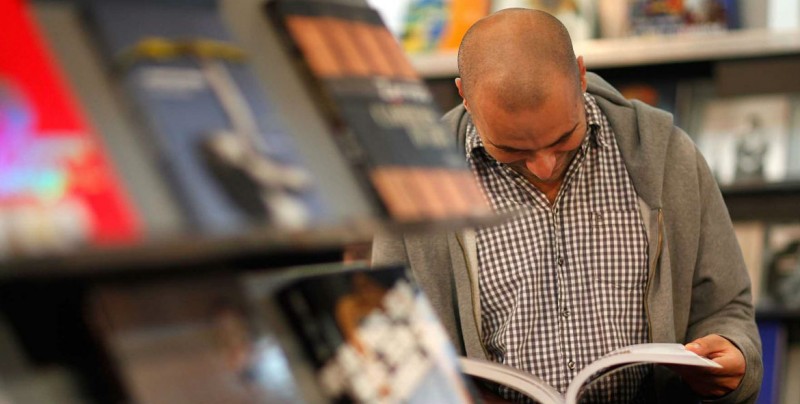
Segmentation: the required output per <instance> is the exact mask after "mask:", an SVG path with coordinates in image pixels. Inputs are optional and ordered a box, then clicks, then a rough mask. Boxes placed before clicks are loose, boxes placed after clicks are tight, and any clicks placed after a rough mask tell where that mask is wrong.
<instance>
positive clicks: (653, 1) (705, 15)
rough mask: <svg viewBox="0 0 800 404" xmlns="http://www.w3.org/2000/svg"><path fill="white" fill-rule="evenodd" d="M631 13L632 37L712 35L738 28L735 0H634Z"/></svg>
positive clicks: (737, 9) (737, 10) (737, 11)
mask: <svg viewBox="0 0 800 404" xmlns="http://www.w3.org/2000/svg"><path fill="white" fill-rule="evenodd" d="M630 13H631V17H630V22H631V28H630V33H631V34H633V35H664V34H676V33H683V32H715V31H724V30H727V29H735V28H738V27H739V25H740V23H739V8H738V4H737V1H736V0H696V1H669V0H636V1H633V2H632V3H631V5H630Z"/></svg>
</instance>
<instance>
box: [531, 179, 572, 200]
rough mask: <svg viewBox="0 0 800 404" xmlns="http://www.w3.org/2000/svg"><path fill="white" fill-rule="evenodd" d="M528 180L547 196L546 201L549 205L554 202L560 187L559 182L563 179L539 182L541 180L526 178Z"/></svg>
mask: <svg viewBox="0 0 800 404" xmlns="http://www.w3.org/2000/svg"><path fill="white" fill-rule="evenodd" d="M528 181H529V182H530V183H531V184H533V186H534V187H536V189H538V190H539V191H542V193H543V194H544V196H545V197H547V202H549V203H550V206H553V204H554V203H555V202H556V197H557V196H558V191H559V190H560V189H561V184H562V183H563V182H564V180H563V179H561V180H558V181H557V182H541V181H532V180H530V179H528Z"/></svg>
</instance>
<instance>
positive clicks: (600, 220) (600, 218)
mask: <svg viewBox="0 0 800 404" xmlns="http://www.w3.org/2000/svg"><path fill="white" fill-rule="evenodd" d="M594 224H595V225H597V226H600V225H601V224H603V215H601V214H599V213H598V214H596V215H595V216H594Z"/></svg>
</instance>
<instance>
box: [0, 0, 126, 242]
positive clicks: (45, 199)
mask: <svg viewBox="0 0 800 404" xmlns="http://www.w3.org/2000/svg"><path fill="white" fill-rule="evenodd" d="M0 26H2V27H3V40H2V41H0V54H3V55H4V57H2V58H0V257H7V256H14V255H36V254H46V253H51V252H66V251H71V250H73V249H75V248H78V247H82V246H85V245H97V246H109V245H125V244H129V243H133V242H135V241H136V240H138V238H139V237H140V232H141V228H140V221H139V216H138V212H137V211H136V209H135V207H134V206H133V205H132V203H131V202H130V200H129V199H128V195H126V192H125V190H124V189H123V187H122V185H121V183H120V181H119V179H118V177H117V175H116V173H115V172H114V168H113V166H112V164H111V162H110V161H109V158H108V156H107V154H106V151H105V149H104V147H103V145H102V143H101V142H100V141H99V139H98V138H97V137H96V136H95V134H94V133H93V128H92V125H91V124H90V122H88V120H87V118H86V117H85V116H84V114H83V111H82V109H81V107H80V106H79V105H78V104H77V103H76V102H75V100H74V99H73V98H72V94H71V93H70V89H69V88H68V87H67V86H66V84H65V80H64V79H63V77H62V75H61V72H60V71H59V69H58V67H57V63H56V61H55V60H54V58H53V57H52V55H51V53H50V52H49V49H48V48H47V46H46V44H45V42H44V41H43V40H42V38H41V36H40V33H39V29H38V27H36V25H35V24H34V23H33V20H32V18H31V16H30V11H29V10H28V8H27V6H26V2H24V1H4V2H0ZM11 55H13V57H12V56H11Z"/></svg>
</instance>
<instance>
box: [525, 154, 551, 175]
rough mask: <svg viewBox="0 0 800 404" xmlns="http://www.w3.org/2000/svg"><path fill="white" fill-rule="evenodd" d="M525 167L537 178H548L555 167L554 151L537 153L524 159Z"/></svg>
mask: <svg viewBox="0 0 800 404" xmlns="http://www.w3.org/2000/svg"><path fill="white" fill-rule="evenodd" d="M525 167H526V168H527V169H528V171H530V172H531V173H532V174H533V175H535V176H536V177H537V178H541V179H548V178H550V177H551V176H552V175H553V170H554V169H555V167H556V155H555V153H537V154H536V155H535V156H532V157H529V158H528V159H527V160H525Z"/></svg>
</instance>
